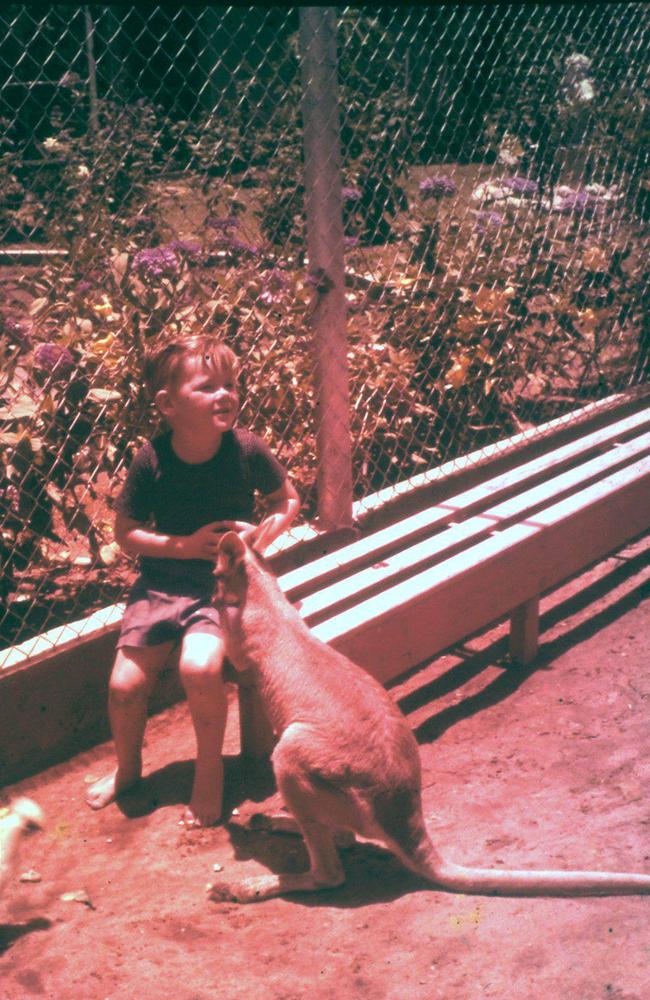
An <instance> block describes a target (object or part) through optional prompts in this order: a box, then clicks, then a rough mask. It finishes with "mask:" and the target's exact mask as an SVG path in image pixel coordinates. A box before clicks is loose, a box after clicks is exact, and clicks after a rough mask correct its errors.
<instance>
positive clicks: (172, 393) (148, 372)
mask: <svg viewBox="0 0 650 1000" xmlns="http://www.w3.org/2000/svg"><path fill="white" fill-rule="evenodd" d="M238 374H239V363H238V360H237V357H236V355H235V354H234V352H233V351H231V349H230V348H229V347H227V346H226V345H225V344H223V343H222V342H221V341H220V340H219V339H218V338H216V337H214V336H211V335H210V334H198V335H196V336H190V337H185V338H182V339H181V338H176V339H174V340H169V341H167V342H166V343H164V344H162V345H161V346H160V347H157V348H154V349H153V350H152V351H150V352H149V353H148V354H147V356H146V358H145V366H144V380H145V384H146V387H147V389H148V390H149V392H150V393H151V395H152V397H153V399H154V400H155V402H156V406H157V407H158V409H159V411H160V412H161V414H162V415H163V416H164V417H165V419H166V420H167V423H168V424H170V425H171V427H172V429H176V428H181V427H185V428H186V429H189V428H191V429H192V432H193V433H194V434H196V435H198V436H199V437H202V436H204V435H205V437H206V439H209V438H211V437H212V436H213V435H214V433H215V432H217V433H222V432H223V431H225V430H229V429H230V428H231V427H232V425H233V424H234V422H235V419H236V417H237V411H238V396H237V376H238Z"/></svg>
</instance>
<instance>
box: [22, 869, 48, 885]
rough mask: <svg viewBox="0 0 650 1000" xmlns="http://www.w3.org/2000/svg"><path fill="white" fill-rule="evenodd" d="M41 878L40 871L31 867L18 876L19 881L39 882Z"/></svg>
mask: <svg viewBox="0 0 650 1000" xmlns="http://www.w3.org/2000/svg"><path fill="white" fill-rule="evenodd" d="M42 878H43V876H42V875H41V873H40V872H37V871H34V869H33V868H30V869H29V871H27V872H23V873H22V875H21V876H20V881H21V882H40V881H41V879H42Z"/></svg>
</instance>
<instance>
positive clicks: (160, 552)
mask: <svg viewBox="0 0 650 1000" xmlns="http://www.w3.org/2000/svg"><path fill="white" fill-rule="evenodd" d="M222 533H223V527H222V522H221V521H214V522H213V523H212V524H204V525H203V527H202V528H199V529H198V531H195V532H194V533H193V534H192V535H165V534H164V533H163V532H161V531H156V530H155V529H154V528H149V527H147V525H146V524H143V523H142V522H141V521H135V520H134V519H133V518H132V517H127V515H126V514H122V513H120V512H119V511H118V513H117V514H116V516H115V541H116V542H117V544H118V545H119V546H120V548H122V549H124V551H125V552H128V553H129V554H130V555H134V556H153V557H154V558H158V559H164V558H167V559H211V560H213V561H214V560H215V559H216V558H217V549H218V545H219V538H220V537H221V534H222Z"/></svg>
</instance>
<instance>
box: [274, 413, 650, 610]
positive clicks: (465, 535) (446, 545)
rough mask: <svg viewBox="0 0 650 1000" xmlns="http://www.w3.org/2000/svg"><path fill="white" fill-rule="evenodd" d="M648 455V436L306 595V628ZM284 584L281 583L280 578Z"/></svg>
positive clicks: (303, 602) (584, 463) (644, 435)
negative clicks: (443, 556)
mask: <svg viewBox="0 0 650 1000" xmlns="http://www.w3.org/2000/svg"><path fill="white" fill-rule="evenodd" d="M649 453H650V432H648V433H647V434H643V435H641V437H639V438H634V439H633V440H632V441H629V442H628V443H627V444H624V445H620V446H619V447H617V448H614V449H612V450H610V451H608V452H606V453H605V454H604V455H598V456H596V457H595V458H592V459H591V460H590V461H586V462H583V463H581V464H580V465H578V466H575V467H574V468H572V469H569V470H568V471H567V472H563V473H561V474H560V475H558V476H555V477H553V478H552V479H549V480H547V481H546V482H543V483H541V484H540V485H537V486H535V487H533V488H531V489H529V490H527V491H525V492H524V493H521V494H518V495H517V496H516V497H512V498H509V499H508V500H505V501H504V502H503V503H501V504H497V505H496V506H494V507H490V508H489V509H488V510H485V511H483V512H482V513H481V514H478V515H476V516H475V517H472V518H469V519H468V520H466V521H463V522H461V523H460V524H455V525H452V526H450V527H447V528H446V529H444V530H442V531H440V532H439V533H438V534H436V535H434V536H433V537H431V538H427V539H425V540H424V541H422V542H419V543H417V544H416V545H411V546H407V547H406V548H402V549H400V550H398V551H397V552H395V553H393V554H392V555H389V556H386V558H385V559H383V560H381V561H378V562H376V563H374V564H373V565H372V566H370V567H368V568H366V569H363V570H360V571H359V572H357V573H353V574H351V575H350V576H346V577H344V578H343V579H342V580H339V581H337V582H336V583H333V584H330V585H329V586H327V587H324V588H323V589H321V590H318V591H316V592H315V593H313V594H310V595H308V596H307V597H305V598H304V599H303V600H302V601H301V602H300V605H299V607H300V613H301V614H302V616H303V618H304V619H305V621H307V622H308V624H310V625H314V624H316V623H318V622H319V621H323V619H324V618H326V617H331V616H332V615H333V614H336V613H338V612H340V611H342V610H343V609H344V608H345V607H346V606H351V605H353V604H354V605H358V603H359V600H360V599H363V597H364V596H365V597H370V596H371V595H372V594H373V593H376V592H377V591H378V590H380V589H381V588H385V587H387V586H389V585H391V584H395V583H397V582H398V580H399V579H401V578H403V577H404V576H407V575H411V576H412V575H414V574H415V573H417V572H418V571H420V570H422V569H424V568H425V566H426V565H427V564H428V565H431V564H432V563H433V562H434V561H436V560H439V559H440V557H441V556H442V555H444V554H446V555H448V556H451V554H452V553H453V551H454V549H458V548H459V547H461V546H465V547H466V546H467V545H468V544H470V543H474V544H475V543H476V542H477V541H478V540H479V539H480V538H481V537H485V535H487V534H490V533H492V532H493V531H494V530H496V529H500V528H503V527H505V526H506V525H507V524H509V523H510V522H512V521H513V520H514V519H515V518H516V519H517V520H518V521H521V520H523V519H524V518H526V517H528V516H530V515H531V514H532V512H533V511H535V510H536V509H537V508H538V507H539V506H540V505H542V504H543V503H547V502H548V501H550V500H555V501H559V499H560V498H561V497H562V496H563V495H565V494H567V493H569V492H570V491H575V490H576V489H577V488H580V489H583V488H585V487H586V486H588V485H590V484H591V483H592V482H593V481H594V480H595V479H597V478H599V477H600V478H602V477H603V476H607V475H609V474H611V472H613V471H615V470H616V469H618V468H620V467H621V466H623V465H624V464H626V463H630V462H634V461H635V460H638V458H639V457H640V456H641V455H648V454H649ZM280 583H281V585H282V580H281V581H280Z"/></svg>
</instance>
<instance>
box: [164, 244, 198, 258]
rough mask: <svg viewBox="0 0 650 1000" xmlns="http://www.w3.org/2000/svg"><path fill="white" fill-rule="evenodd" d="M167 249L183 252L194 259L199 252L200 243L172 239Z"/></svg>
mask: <svg viewBox="0 0 650 1000" xmlns="http://www.w3.org/2000/svg"><path fill="white" fill-rule="evenodd" d="M169 249H170V250H174V251H176V252H177V253H181V254H185V256H186V257H193V258H194V259H196V258H197V257H199V256H200V254H201V244H200V243H197V242H196V241H193V240H172V242H171V243H170V244H169Z"/></svg>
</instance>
